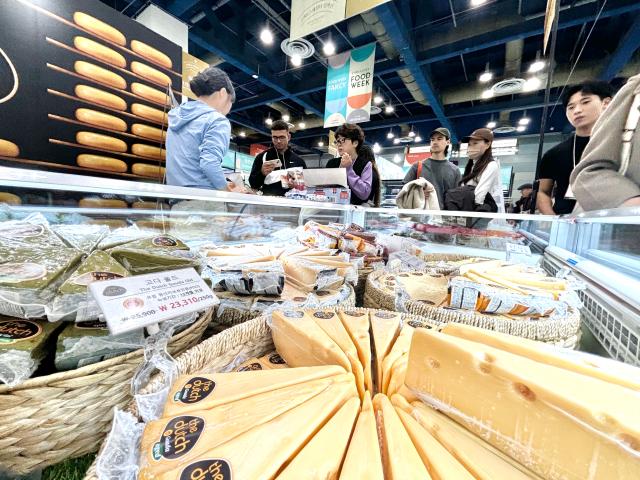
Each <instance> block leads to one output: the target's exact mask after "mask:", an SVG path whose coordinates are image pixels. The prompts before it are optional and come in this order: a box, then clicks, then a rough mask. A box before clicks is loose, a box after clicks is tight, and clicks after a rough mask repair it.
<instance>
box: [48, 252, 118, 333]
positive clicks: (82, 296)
mask: <svg viewBox="0 0 640 480" xmlns="http://www.w3.org/2000/svg"><path fill="white" fill-rule="evenodd" d="M128 276H129V272H128V271H127V269H126V268H124V267H123V266H122V265H120V264H119V263H118V262H116V261H115V260H114V259H113V257H111V255H109V254H108V253H107V252H103V251H101V250H96V251H95V252H93V253H92V254H91V255H89V256H88V257H87V258H86V259H85V260H84V261H83V262H82V264H81V265H80V266H79V267H78V268H77V269H76V270H75V271H74V272H73V273H72V274H71V275H70V276H69V278H67V280H66V281H65V282H64V283H63V284H62V285H61V286H60V288H59V289H58V293H57V294H56V296H55V298H54V299H53V302H52V304H51V308H50V309H48V311H47V318H48V319H49V321H51V322H57V321H59V320H70V321H74V320H76V314H78V312H81V313H80V315H81V316H82V319H83V320H96V319H98V318H99V316H100V312H99V309H98V307H97V305H96V304H95V303H94V302H90V301H89V300H88V298H87V287H88V286H89V285H90V284H91V283H93V282H99V281H102V280H113V279H115V278H123V277H128Z"/></svg>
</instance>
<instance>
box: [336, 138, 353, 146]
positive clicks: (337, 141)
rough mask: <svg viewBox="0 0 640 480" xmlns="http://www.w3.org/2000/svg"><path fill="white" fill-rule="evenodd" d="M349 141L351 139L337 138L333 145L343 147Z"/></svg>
mask: <svg viewBox="0 0 640 480" xmlns="http://www.w3.org/2000/svg"><path fill="white" fill-rule="evenodd" d="M347 140H349V139H348V138H336V139H335V140H334V141H333V144H334V145H335V146H338V145H343V144H344V142H346V141H347Z"/></svg>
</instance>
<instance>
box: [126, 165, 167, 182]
mask: <svg viewBox="0 0 640 480" xmlns="http://www.w3.org/2000/svg"><path fill="white" fill-rule="evenodd" d="M131 172H132V173H133V174H134V175H140V176H141V177H153V178H160V179H161V178H163V177H164V172H165V169H164V167H158V166H156V165H147V164H146V163H134V164H133V165H132V166H131Z"/></svg>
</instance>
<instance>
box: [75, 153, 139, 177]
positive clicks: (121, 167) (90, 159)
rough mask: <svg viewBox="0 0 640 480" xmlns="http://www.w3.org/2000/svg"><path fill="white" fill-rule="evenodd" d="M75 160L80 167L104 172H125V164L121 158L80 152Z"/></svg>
mask: <svg viewBox="0 0 640 480" xmlns="http://www.w3.org/2000/svg"><path fill="white" fill-rule="evenodd" d="M76 162H77V163H78V166H80V167H84V168H93V169H95V170H104V171H106V172H117V173H125V172H126V171H127V164H126V163H125V162H123V161H122V160H118V159H117V158H111V157H104V156H102V155H92V154H89V153H82V154H80V155H78V157H77V159H76Z"/></svg>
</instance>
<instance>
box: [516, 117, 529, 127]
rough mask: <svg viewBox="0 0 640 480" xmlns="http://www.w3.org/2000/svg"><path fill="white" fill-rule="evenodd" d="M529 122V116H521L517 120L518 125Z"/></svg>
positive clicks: (525, 124)
mask: <svg viewBox="0 0 640 480" xmlns="http://www.w3.org/2000/svg"><path fill="white" fill-rule="evenodd" d="M530 122H531V119H530V118H529V117H522V118H521V119H520V120H518V125H524V126H525V127H526V126H527V125H529V123H530Z"/></svg>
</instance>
